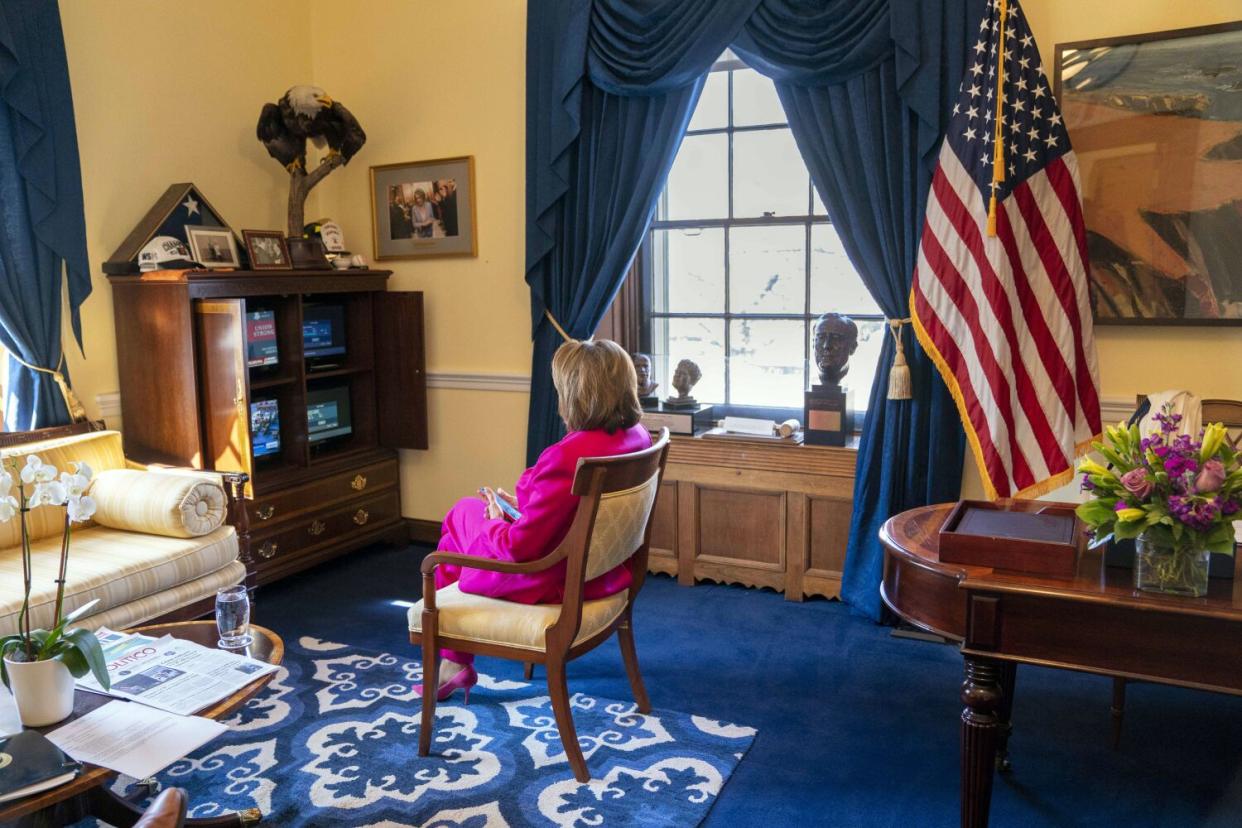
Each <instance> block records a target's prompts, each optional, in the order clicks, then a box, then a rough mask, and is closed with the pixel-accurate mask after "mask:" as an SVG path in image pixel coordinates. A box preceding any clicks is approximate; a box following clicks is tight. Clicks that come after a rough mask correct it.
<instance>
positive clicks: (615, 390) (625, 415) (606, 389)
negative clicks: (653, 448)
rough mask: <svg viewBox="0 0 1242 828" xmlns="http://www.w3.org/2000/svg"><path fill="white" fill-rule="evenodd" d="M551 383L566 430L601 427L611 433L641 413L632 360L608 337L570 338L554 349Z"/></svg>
mask: <svg viewBox="0 0 1242 828" xmlns="http://www.w3.org/2000/svg"><path fill="white" fill-rule="evenodd" d="M552 384H553V385H555V386H556V395H557V411H558V412H559V413H560V415H561V419H562V420H564V421H565V427H566V428H568V429H569V430H570V431H590V430H593V429H597V428H602V429H603V430H605V431H607V432H608V433H609V434H611V433H613V432H614V431H616V430H617V429H621V428H629V427H630V426H633V425H635V424H636V423H637V422H638V420H639V418H640V417H641V416H642V408H641V407H640V406H639V404H638V377H637V376H636V375H635V373H634V363H633V362H632V361H631V360H630V355H629V354H627V353H626V352H625V349H624V348H622V347H621V346H620V345H618V344H617V343H615V342H613V341H612V340H610V339H597V340H588V341H586V342H579V341H577V340H571V341H569V342H566V343H565V344H564V345H562V346H561V347H559V348H557V349H556V355H555V356H553V357H552Z"/></svg>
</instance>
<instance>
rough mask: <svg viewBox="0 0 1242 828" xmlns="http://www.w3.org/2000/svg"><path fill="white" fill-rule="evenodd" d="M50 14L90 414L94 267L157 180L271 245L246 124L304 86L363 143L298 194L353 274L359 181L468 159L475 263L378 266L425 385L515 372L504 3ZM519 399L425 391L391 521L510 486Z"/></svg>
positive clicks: (516, 240) (276, 172)
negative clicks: (423, 340) (386, 270)
mask: <svg viewBox="0 0 1242 828" xmlns="http://www.w3.org/2000/svg"><path fill="white" fill-rule="evenodd" d="M61 15H62V18H63V24H64V29H65V46H66V51H67V53H68V57H69V69H70V77H71V81H72V83H73V92H74V106H75V112H76V116H77V125H78V139H79V143H80V148H81V160H82V173H83V189H84V191H85V201H86V226H87V240H88V246H89V252H90V259H91V263H92V266H93V268H94V270H95V292H94V293H93V294H92V296H91V297H90V299H88V300H87V302H86V304H85V305H84V307H83V328H84V331H85V340H86V342H85V344H86V353H87V358H86V359H85V360H83V359H82V358H81V357H78V356H76V355H74V354H71V355H70V370H71V372H72V376H73V380H74V387H75V389H76V390H77V391H78V394H79V396H80V397H82V399H83V401H84V403H85V404H86V406H87V409H88V411H89V412H90V413H91V414H92V415H94V416H98V415H99V413H100V408H99V405H98V403H97V401H96V397H97V395H99V394H105V395H106V394H111V393H113V392H116V391H117V390H118V385H117V371H116V344H115V342H116V340H115V331H114V326H113V319H112V302H111V291H110V288H109V286H108V283H107V280H106V279H105V278H104V277H103V275H102V273H101V272H100V266H101V265H102V263H103V261H104V260H105V259H106V258H107V257H108V256H109V255H111V253H112V251H113V250H114V249H115V248H116V246H117V245H118V244H119V243H120V241H121V240H122V239H123V238H124V237H125V235H126V234H127V233H128V232H129V231H130V229H131V228H132V227H133V225H134V224H135V223H136V222H137V221H138V220H139V219H140V218H141V217H142V215H143V214H144V213H145V212H146V210H147V209H148V208H149V207H150V206H151V204H152V203H153V202H154V201H155V199H156V198H158V197H159V195H160V194H161V193H162V192H163V191H164V189H165V188H166V187H167V186H168V185H169V184H171V183H173V182H176V181H193V182H195V183H196V184H198V185H199V187H200V188H201V189H202V190H203V192H204V194H205V195H206V196H207V197H208V198H209V199H210V200H211V202H212V204H213V205H214V206H215V207H216V208H217V209H218V210H219V211H220V212H221V213H222V214H223V216H224V217H225V219H226V220H227V221H228V222H229V223H230V224H232V226H233V227H234V229H237V230H241V229H242V228H271V229H283V228H284V225H285V221H284V211H285V198H286V194H287V192H288V184H287V182H288V179H287V177H286V175H285V173H284V171H283V170H282V169H281V168H280V166H279V165H278V164H277V163H276V162H275V161H273V160H272V159H271V158H269V157H268V155H267V153H266V151H265V150H264V149H263V147H262V146H261V145H260V144H259V142H258V141H257V140H256V139H255V136H254V125H255V121H256V120H257V118H258V114H259V109H260V108H261V106H262V104H263V103H264V102H266V101H272V100H275V99H276V98H277V97H278V96H279V95H280V94H281V93H283V91H284V90H285V89H286V88H288V87H289V86H291V85H293V84H295V83H306V82H313V83H316V84H318V85H320V86H323V87H324V88H325V89H327V90H328V91H329V92H330V93H331V94H332V95H334V96H336V97H338V98H339V99H340V100H341V101H342V102H343V103H345V105H346V106H348V107H350V109H351V110H352V111H353V112H354V114H355V115H356V116H357V117H358V118H359V119H360V121H361V122H362V124H363V127H364V128H365V129H366V130H367V133H368V136H369V138H368V143H367V145H366V146H365V147H364V148H363V149H362V151H361V152H360V154H359V155H358V156H357V157H356V159H355V160H354V161H353V163H351V164H350V165H349V166H348V167H346V168H344V169H340V170H337V171H336V172H334V173H333V174H332V176H331V177H329V178H328V179H326V180H325V181H324V183H322V184H321V185H320V187H319V188H318V189H317V190H316V191H315V192H313V193H312V194H311V198H310V201H309V202H308V204H307V217H308V218H312V217H318V216H330V217H332V218H335V219H337V220H338V221H339V222H340V223H341V225H342V227H343V229H344V231H345V238H346V242H347V243H348V244H349V245H350V247H351V249H353V250H355V251H357V252H361V253H362V254H363V255H365V256H367V258H368V259H369V258H370V257H371V255H372V251H371V215H370V208H369V202H368V200H367V196H368V192H369V185H368V175H367V168H368V167H369V166H370V165H372V164H385V163H390V162H397V161H415V160H420V159H430V158H441V157H445V156H457V155H474V156H475V163H476V173H477V178H478V186H477V201H478V220H479V230H480V232H479V255H478V257H477V258H463V259H438V260H429V261H419V262H394V263H392V265H391V269H392V270H393V271H394V277H393V282H392V286H393V288H394V289H400V290H422V291H424V292H425V294H426V296H425V298H426V310H427V331H428V343H427V350H428V368H429V369H430V371H431V372H433V373H443V372H448V373H475V374H477V373H482V374H508V375H526V374H528V373H529V371H530V337H529V335H528V319H529V310H528V308H529V300H528V292H527V290H526V287H525V283H524V282H523V281H522V277H523V264H522V256H523V249H524V243H523V224H522V221H523V215H524V207H523V192H524V186H523V177H524V161H523V158H524V156H523V152H524V146H525V143H524V135H525V116H524V106H525V103H524V101H525V84H524V81H525V27H526V6H525V3H524V2H521V0H503V2H499V1H497V2H485V3H484V2H474V3H462V4H427V3H423V4H415V3H406V2H374V3H366V4H357V5H356V6H355V7H353V8H349V9H346V8H344V7H342V6H341V5H340V4H339V3H328V2H318V0H316V2H313V3H306V2H299V1H298V0H269V1H268V2H263V3H254V2H248V1H247V0H216V2H212V3H208V4H198V3H188V2H176V3H169V2H162V1H161V2H157V0H124V2H100V1H99V0H61ZM243 21H244V24H243ZM153 33H156V34H157V35H158V36H156V35H153ZM153 37H154V39H155V40H162V41H164V42H165V43H167V44H168V45H165V46H158V45H153V44H152V43H151V39H152V38H153ZM178 43H180V44H181V45H177V44H178ZM377 266H378V265H377ZM433 383H434V380H433ZM527 399H528V398H527V395H526V394H525V393H521V392H518V393H514V392H488V391H473V390H454V389H438V388H433V389H432V390H431V392H430V420H431V422H430V428H431V444H432V448H431V450H430V451H427V452H402V477H403V487H402V489H403V512H404V513H405V515H406V516H407V517H420V518H427V519H438V518H439V517H440V516H442V515H443V513H444V511H445V510H446V509H447V507H448V506H449V505H450V504H451V503H452V501H453V500H454V499H455V498H456V497H459V496H462V495H466V494H469V493H470V492H472V491H473V490H474V488H475V487H477V486H478V485H480V484H491V485H503V486H511V485H512V482H513V480H514V478H515V477H516V475H517V474H518V473H519V472H520V471H521V469H522V465H523V463H522V461H523V459H524V454H525V445H526V407H527Z"/></svg>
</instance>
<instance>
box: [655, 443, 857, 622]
mask: <svg viewBox="0 0 1242 828" xmlns="http://www.w3.org/2000/svg"><path fill="white" fill-rule="evenodd" d="M857 457H858V450H857V443H856V442H855V443H853V444H852V445H849V446H846V447H844V448H832V447H827V446H804V445H784V444H778V443H774V444H771V445H768V444H763V443H755V442H751V441H744V440H730V439H728V438H707V439H704V438H696V437H681V436H678V437H674V438H673V440H672V447H671V449H670V451H669V458H668V466H667V467H666V469H665V473H664V481H663V483H662V484H661V487H660V495H659V497H658V499H657V500H656V511H655V523H654V526H653V527H652V535H651V557H650V562H649V568H650V570H651V571H653V572H662V573H665V574H669V575H674V576H676V578H677V580H678V582H679V583H681V584H683V585H685V586H689V585H691V584H693V583H694V582H695V581H700V580H706V581H716V582H720V583H737V584H743V585H745V586H755V587H771V588H772V589H775V590H777V591H778V592H783V593H784V594H785V597H786V598H787V599H788V600H790V601H801V600H802V599H803V598H804V597H805V596H808V595H822V596H825V597H828V598H833V597H836V596H837V595H838V594H839V593H840V589H841V571H842V569H843V568H844V565H845V546H846V540H847V538H848V537H849V530H850V513H851V511H852V503H853V494H854V466H855V463H856V461H857Z"/></svg>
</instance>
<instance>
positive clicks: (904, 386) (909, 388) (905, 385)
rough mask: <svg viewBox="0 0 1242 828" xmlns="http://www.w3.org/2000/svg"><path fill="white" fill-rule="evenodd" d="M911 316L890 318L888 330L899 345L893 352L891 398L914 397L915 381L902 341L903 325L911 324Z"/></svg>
mask: <svg viewBox="0 0 1242 828" xmlns="http://www.w3.org/2000/svg"><path fill="white" fill-rule="evenodd" d="M909 322H910V317H908V316H907V317H906V318H905V319H889V320H888V332H889V333H890V334H892V336H893V344H894V345H896V346H897V350H896V352H895V353H894V354H893V367H892V368H890V369H889V372H888V398H889V399H890V400H912V399H914V382H913V380H911V378H910V366H909V365H908V364H907V363H906V348H905V346H904V345H903V344H902V343H901V326H902V325H906V324H909Z"/></svg>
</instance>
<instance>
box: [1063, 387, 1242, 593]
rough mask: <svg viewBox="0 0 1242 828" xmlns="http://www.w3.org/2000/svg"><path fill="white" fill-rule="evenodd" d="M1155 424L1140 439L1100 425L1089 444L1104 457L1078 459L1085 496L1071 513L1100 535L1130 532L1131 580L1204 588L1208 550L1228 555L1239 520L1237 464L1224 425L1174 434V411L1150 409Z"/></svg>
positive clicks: (1151, 586) (1158, 587)
mask: <svg viewBox="0 0 1242 828" xmlns="http://www.w3.org/2000/svg"><path fill="white" fill-rule="evenodd" d="M1156 421H1157V422H1158V423H1159V424H1160V430H1159V431H1158V432H1156V433H1153V434H1151V435H1150V436H1147V437H1140V436H1139V430H1138V426H1133V425H1132V426H1129V427H1126V426H1125V425H1121V424H1119V425H1117V426H1115V427H1109V428H1106V429H1105V432H1106V434H1105V437H1106V440H1105V442H1103V443H1093V444H1092V447H1093V448H1094V449H1095V450H1096V451H1097V452H1099V454H1100V455H1101V456H1102V457H1103V458H1104V459H1105V460H1107V461H1108V463H1109V466H1107V467H1106V466H1102V465H1100V464H1099V463H1096V462H1095V461H1093V460H1084V461H1083V462H1082V463H1080V464H1079V467H1078V471H1079V472H1081V473H1082V488H1083V490H1084V491H1088V492H1091V494H1092V495H1093V498H1092V499H1091V500H1089V501H1087V502H1086V503H1083V504H1082V505H1081V506H1079V507H1078V510H1077V512H1078V516H1079V517H1080V518H1082V520H1083V522H1084V523H1086V524H1087V525H1088V526H1090V527H1091V530H1092V533H1093V535H1094V536H1095V537H1096V538H1097V539H1099V540H1103V539H1106V538H1108V537H1110V536H1111V537H1113V538H1116V539H1117V540H1126V539H1130V538H1134V539H1136V540H1137V543H1136V556H1137V557H1136V561H1135V568H1134V578H1135V586H1136V587H1138V588H1139V589H1147V590H1153V591H1158V592H1172V593H1176V594H1181V595H1202V594H1204V593H1205V592H1207V574H1208V560H1209V558H1210V555H1211V553H1212V552H1218V553H1222V554H1226V555H1232V554H1233V551H1234V531H1233V523H1234V521H1235V520H1238V519H1239V518H1242V466H1240V465H1239V453H1238V452H1237V451H1236V450H1235V449H1234V447H1233V446H1232V445H1231V444H1230V442H1229V437H1228V434H1227V433H1226V430H1225V427H1224V426H1222V425H1221V424H1220V423H1213V424H1212V425H1209V426H1208V427H1207V428H1205V429H1203V430H1202V431H1201V432H1200V434H1199V438H1198V439H1197V440H1195V439H1193V438H1192V437H1191V436H1190V435H1186V434H1178V433H1177V431H1178V424H1179V422H1180V421H1181V415H1179V414H1173V413H1172V412H1171V411H1169V410H1168V409H1166V410H1164V411H1162V412H1161V413H1159V414H1157V415H1156Z"/></svg>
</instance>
